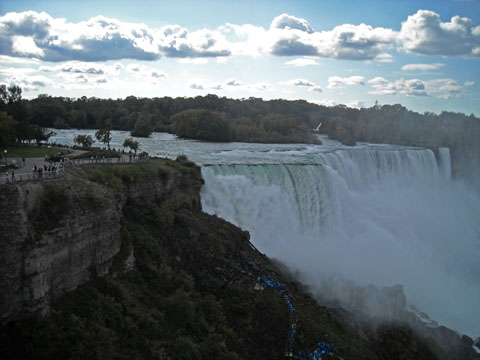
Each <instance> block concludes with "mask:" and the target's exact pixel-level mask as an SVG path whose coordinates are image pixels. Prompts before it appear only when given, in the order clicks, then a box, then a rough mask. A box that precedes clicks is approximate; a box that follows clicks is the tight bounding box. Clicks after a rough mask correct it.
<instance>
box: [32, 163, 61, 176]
mask: <svg viewBox="0 0 480 360" xmlns="http://www.w3.org/2000/svg"><path fill="white" fill-rule="evenodd" d="M62 170H63V161H62V162H60V165H59V166H57V165H56V164H55V163H52V162H49V163H48V164H44V165H43V166H37V164H33V166H32V173H33V177H34V178H37V179H41V178H43V177H53V176H57V175H58V173H59V172H60V171H62Z"/></svg>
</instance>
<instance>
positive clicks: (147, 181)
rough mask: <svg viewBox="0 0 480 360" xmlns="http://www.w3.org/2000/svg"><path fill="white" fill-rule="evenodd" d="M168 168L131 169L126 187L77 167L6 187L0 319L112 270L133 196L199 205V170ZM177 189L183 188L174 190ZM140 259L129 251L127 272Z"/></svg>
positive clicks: (43, 306)
mask: <svg viewBox="0 0 480 360" xmlns="http://www.w3.org/2000/svg"><path fill="white" fill-rule="evenodd" d="M187 165H188V164H187ZM187 168H188V166H187ZM123 169H126V168H123ZM168 170H169V171H168V173H163V174H159V176H154V177H152V176H145V177H142V176H138V178H135V181H130V178H128V176H127V175H125V176H124V177H125V181H124V182H123V184H121V189H120V190H119V189H115V188H112V187H111V186H102V185H103V184H99V183H101V181H88V180H87V179H88V177H89V175H88V174H85V170H82V169H79V168H76V169H71V170H70V171H69V173H68V174H67V175H66V176H65V178H62V179H51V180H45V181H40V182H38V181H37V182H28V183H17V184H7V185H3V186H2V187H1V189H0V190H1V191H0V203H1V204H2V205H3V210H4V211H3V215H2V217H1V219H0V239H1V246H0V264H1V266H0V321H1V322H2V323H5V322H7V321H9V320H12V319H15V318H16V317H18V315H19V314H21V313H23V312H39V313H42V314H45V313H46V312H48V309H49V304H50V303H51V301H52V300H55V298H57V297H59V296H60V295H62V294H63V293H65V292H68V291H71V290H73V289H75V288H77V287H78V286H79V285H81V284H83V283H85V282H87V281H89V280H91V279H93V278H95V277H102V276H104V275H106V274H108V273H109V271H110V268H111V266H112V263H113V259H114V257H115V255H117V254H118V253H119V251H120V248H121V236H120V229H121V218H122V209H123V207H124V206H125V204H126V203H127V202H128V201H131V200H137V199H140V198H145V199H150V200H153V199H154V200H155V201H157V202H168V203H172V204H174V205H175V206H179V207H187V208H191V209H193V210H198V211H199V210H200V208H201V205H200V195H199V193H200V187H201V185H202V182H201V176H200V174H199V170H198V168H196V167H191V172H192V173H193V172H197V173H196V174H195V175H196V176H191V177H186V176H181V175H180V171H178V170H177V169H175V168H172V169H168ZM88 171H95V169H93V170H92V168H90V169H89V170H87V172H88ZM192 179H193V180H195V181H193V180H192ZM176 187H183V188H185V191H182V192H178V191H173V189H174V188H176ZM134 259H135V257H134V254H133V252H132V251H130V253H129V254H128V256H127V257H126V258H125V259H124V264H123V266H122V268H123V269H122V270H123V271H128V270H131V269H132V268H133V266H134Z"/></svg>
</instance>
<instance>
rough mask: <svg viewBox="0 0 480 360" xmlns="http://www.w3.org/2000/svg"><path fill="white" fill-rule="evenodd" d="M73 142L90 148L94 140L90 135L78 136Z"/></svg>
mask: <svg viewBox="0 0 480 360" xmlns="http://www.w3.org/2000/svg"><path fill="white" fill-rule="evenodd" d="M73 142H74V143H75V144H78V145H80V146H83V147H90V146H92V144H93V139H92V137H91V136H90V135H85V134H78V135H77V136H75V137H74V138H73Z"/></svg>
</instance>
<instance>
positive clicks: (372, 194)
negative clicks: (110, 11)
mask: <svg viewBox="0 0 480 360" xmlns="http://www.w3.org/2000/svg"><path fill="white" fill-rule="evenodd" d="M55 131H56V132H57V136H56V137H54V138H53V139H52V141H56V142H58V143H61V144H67V145H72V144H73V136H74V135H76V134H78V133H90V134H93V133H94V130H91V131H84V130H55ZM128 136H129V133H127V132H120V131H113V140H112V146H114V147H117V148H119V147H120V146H121V144H122V143H123V140H124V139H125V138H126V137H128ZM137 140H139V142H140V150H141V151H148V152H149V153H150V154H152V155H157V156H165V157H169V158H175V157H176V156H177V155H179V154H186V155H187V156H188V157H189V158H190V159H192V160H193V161H195V162H197V163H199V164H201V165H203V167H202V174H203V177H204V179H205V186H204V188H203V190H202V205H203V208H204V210H205V211H207V212H210V213H214V214H217V215H219V216H221V217H223V218H225V219H227V220H229V221H231V222H233V223H235V224H237V225H239V226H240V227H242V228H243V229H246V230H249V231H250V232H251V238H252V242H253V243H254V244H255V245H256V246H257V247H258V248H259V249H260V250H261V251H263V252H265V253H266V254H267V255H269V256H271V257H276V258H278V259H280V260H283V261H284V262H286V263H288V264H289V265H290V266H292V267H293V268H295V269H297V270H300V271H302V272H303V273H305V275H306V279H307V281H308V282H309V284H310V285H313V286H319V284H320V283H321V282H322V280H324V279H330V278H331V277H335V278H344V279H347V280H352V281H355V282H356V283H357V284H359V285H366V284H374V285H377V286H384V285H388V286H390V285H394V284H397V283H398V284H402V285H403V286H404V288H405V293H406V295H407V297H408V301H409V302H410V303H413V304H415V305H416V306H417V307H418V308H420V309H421V310H422V311H425V312H427V313H428V314H429V315H430V317H431V318H432V319H434V320H436V321H437V322H439V323H440V324H443V325H446V326H448V327H451V328H452V329H456V330H459V331H461V332H463V333H466V334H469V335H470V336H472V337H474V338H475V337H477V336H479V335H480V306H479V304H480V281H479V275H480V197H479V195H478V194H477V193H475V192H473V191H472V190H470V189H469V188H467V187H466V186H464V185H463V184H462V183H460V182H457V181H453V180H452V179H451V170H450V154H449V152H448V149H440V150H439V154H438V165H437V162H436V161H435V157H434V155H433V153H432V152H431V151H430V150H424V149H418V148H411V147H410V148H409V147H400V146H393V145H371V144H360V145H358V146H355V147H354V148H347V147H344V146H342V145H341V144H339V143H337V142H334V141H330V140H328V139H326V138H325V137H324V138H322V141H323V142H324V144H323V145H321V146H318V145H302V144H283V145H281V144H244V143H228V144H222V143H205V142H199V141H190V140H181V139H177V138H176V137H175V136H172V135H169V134H163V133H154V134H152V136H151V137H150V138H148V139H140V138H139V139H137ZM206 165H210V166H206Z"/></svg>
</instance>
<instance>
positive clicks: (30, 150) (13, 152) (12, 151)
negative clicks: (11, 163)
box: [0, 144, 65, 160]
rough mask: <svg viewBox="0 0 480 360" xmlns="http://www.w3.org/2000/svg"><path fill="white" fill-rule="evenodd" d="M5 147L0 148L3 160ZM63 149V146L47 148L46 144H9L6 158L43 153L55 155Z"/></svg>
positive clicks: (38, 155)
mask: <svg viewBox="0 0 480 360" xmlns="http://www.w3.org/2000/svg"><path fill="white" fill-rule="evenodd" d="M3 150H5V149H0V151H1V152H2V154H1V156H2V159H4V160H5V153H4V152H3ZM62 150H65V149H63V148H57V147H55V148H51V149H48V148H47V147H46V146H41V147H38V146H37V145H36V144H22V145H20V146H18V147H17V146H9V147H7V157H8V158H22V157H26V158H27V157H44V156H45V155H55V154H56V153H58V152H59V151H62Z"/></svg>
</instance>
